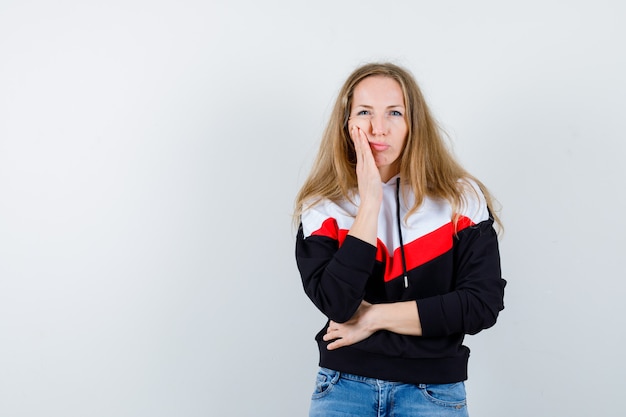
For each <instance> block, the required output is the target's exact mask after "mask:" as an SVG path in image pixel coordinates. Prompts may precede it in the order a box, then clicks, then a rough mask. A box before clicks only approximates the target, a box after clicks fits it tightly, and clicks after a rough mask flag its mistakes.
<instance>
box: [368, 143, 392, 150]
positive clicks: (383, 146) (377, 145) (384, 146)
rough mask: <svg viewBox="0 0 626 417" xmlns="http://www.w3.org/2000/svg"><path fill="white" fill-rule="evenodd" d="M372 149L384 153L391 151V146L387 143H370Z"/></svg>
mask: <svg viewBox="0 0 626 417" xmlns="http://www.w3.org/2000/svg"><path fill="white" fill-rule="evenodd" d="M370 148H371V149H372V150H373V151H376V152H382V151H385V150H387V149H389V145H387V144H385V143H378V142H370Z"/></svg>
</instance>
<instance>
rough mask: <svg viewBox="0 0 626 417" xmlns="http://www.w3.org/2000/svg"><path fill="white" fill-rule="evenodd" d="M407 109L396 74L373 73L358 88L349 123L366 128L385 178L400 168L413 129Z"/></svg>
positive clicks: (353, 96) (375, 158)
mask: <svg viewBox="0 0 626 417" xmlns="http://www.w3.org/2000/svg"><path fill="white" fill-rule="evenodd" d="M405 111H406V109H405V108H404V95H403V94H402V88H401V87H400V84H399V83H398V82H397V81H396V80H394V79H392V78H389V77H384V76H370V77H367V78H365V79H363V80H362V81H360V82H359V83H358V84H357V85H356V87H355V88H354V93H353V95H352V107H351V108H350V119H349V123H348V127H349V128H351V127H352V126H354V125H356V126H358V127H359V128H360V129H361V130H362V131H363V132H365V134H366V135H367V138H368V142H369V144H370V149H371V150H372V154H373V155H374V160H375V161H376V166H377V167H378V171H379V172H380V176H381V178H382V180H383V181H385V182H386V181H388V180H389V179H390V178H392V177H393V176H394V175H396V174H398V172H400V155H401V154H402V150H403V149H404V144H405V142H406V137H407V133H408V130H409V129H408V125H407V122H406V118H405ZM349 130H350V129H349Z"/></svg>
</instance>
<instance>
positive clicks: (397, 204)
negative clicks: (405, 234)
mask: <svg viewBox="0 0 626 417" xmlns="http://www.w3.org/2000/svg"><path fill="white" fill-rule="evenodd" d="M396 220H397V221H398V237H399V238H400V257H401V258H402V274H403V275H404V288H408V287H409V277H408V276H407V273H406V258H405V256H404V243H403V242H402V220H401V218H400V177H398V178H397V179H396Z"/></svg>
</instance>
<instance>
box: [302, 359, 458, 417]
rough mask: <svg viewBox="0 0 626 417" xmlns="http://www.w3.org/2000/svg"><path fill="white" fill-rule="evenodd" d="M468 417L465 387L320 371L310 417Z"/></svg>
mask: <svg viewBox="0 0 626 417" xmlns="http://www.w3.org/2000/svg"><path fill="white" fill-rule="evenodd" d="M340 416H341V417H347V416H355V417H357V416H358V417H369V416H372V417H409V416H411V417H448V416H455V417H468V414H467V405H466V401H465V384H464V383H463V382H457V383H453V384H418V385H414V384H404V383H401V382H390V381H383V380H380V379H374V378H366V377H362V376H358V375H351V374H346V373H342V372H338V371H333V370H331V369H326V368H320V370H319V372H318V374H317V380H316V384H315V392H314V393H313V395H312V397H311V408H310V410H309V417H340Z"/></svg>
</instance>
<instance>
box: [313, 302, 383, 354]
mask: <svg viewBox="0 0 626 417" xmlns="http://www.w3.org/2000/svg"><path fill="white" fill-rule="evenodd" d="M372 307H373V306H372V304H370V303H368V302H366V301H361V305H360V306H359V308H358V309H357V311H356V313H354V316H352V318H351V319H350V320H348V321H347V322H345V323H336V322H334V321H332V320H331V322H330V324H329V325H328V329H327V330H326V334H325V335H324V337H323V339H324V341H326V342H328V341H330V340H332V342H331V343H329V344H328V346H327V348H328V350H333V349H338V348H340V347H344V346H350V345H353V344H355V343H357V342H360V341H361V340H365V339H367V338H368V337H370V336H371V335H372V334H374V333H375V332H376V329H374V327H373V325H372V320H371V319H370V318H371V312H372ZM368 313H370V314H368Z"/></svg>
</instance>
